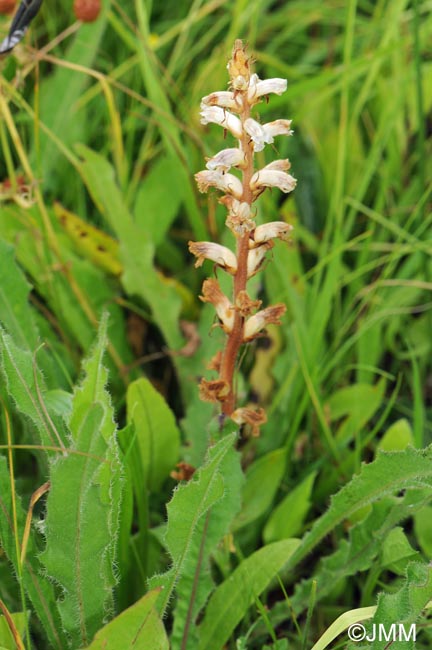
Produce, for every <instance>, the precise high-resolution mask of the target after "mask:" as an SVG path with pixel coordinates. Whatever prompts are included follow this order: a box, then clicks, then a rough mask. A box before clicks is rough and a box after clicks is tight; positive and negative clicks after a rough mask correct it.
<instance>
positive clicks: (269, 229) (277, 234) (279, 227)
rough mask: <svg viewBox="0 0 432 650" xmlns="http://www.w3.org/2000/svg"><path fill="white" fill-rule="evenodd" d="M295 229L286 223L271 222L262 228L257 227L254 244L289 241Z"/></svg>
mask: <svg viewBox="0 0 432 650" xmlns="http://www.w3.org/2000/svg"><path fill="white" fill-rule="evenodd" d="M292 229H293V227H292V226H291V224H289V223H285V221H270V222H269V223H264V224H262V225H261V226H257V228H255V230H254V233H253V242H252V243H255V244H262V243H263V242H266V241H269V240H271V239H285V240H287V239H288V236H289V233H290V232H291V231H292Z"/></svg>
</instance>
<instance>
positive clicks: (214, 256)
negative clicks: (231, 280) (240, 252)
mask: <svg viewBox="0 0 432 650" xmlns="http://www.w3.org/2000/svg"><path fill="white" fill-rule="evenodd" d="M188 245H189V250H190V252H191V253H192V255H195V257H196V258H197V260H196V262H195V266H201V265H202V263H203V262H204V260H211V261H212V262H215V263H216V264H217V265H218V266H220V267H221V268H223V269H225V271H228V273H231V274H232V275H234V274H235V273H236V271H237V258H236V256H235V255H234V253H233V252H232V251H230V249H229V248H227V247H226V246H221V244H215V243H214V242H211V241H190V242H189V244H188Z"/></svg>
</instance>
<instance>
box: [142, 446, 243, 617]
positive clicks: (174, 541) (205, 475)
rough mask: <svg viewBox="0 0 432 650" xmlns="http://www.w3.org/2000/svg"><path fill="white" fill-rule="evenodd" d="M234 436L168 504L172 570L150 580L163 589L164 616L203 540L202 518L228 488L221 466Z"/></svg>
mask: <svg viewBox="0 0 432 650" xmlns="http://www.w3.org/2000/svg"><path fill="white" fill-rule="evenodd" d="M234 438H235V436H234V434H232V435H229V436H226V437H224V438H222V440H220V441H219V442H218V443H216V444H215V445H213V447H210V448H209V450H208V454H207V458H206V462H205V464H204V465H203V467H201V468H200V469H199V470H198V471H197V472H196V473H195V475H194V476H193V478H192V480H191V481H189V482H188V483H186V484H184V485H180V486H179V487H178V488H177V489H176V491H175V492H174V496H173V498H172V499H171V501H170V502H169V504H168V505H167V511H168V525H167V530H166V534H165V543H166V546H167V548H168V551H169V553H170V556H171V559H172V566H171V568H170V569H169V570H168V571H167V572H166V573H165V574H163V575H161V576H155V577H154V578H152V579H151V580H150V587H151V588H154V587H158V586H162V587H163V591H162V594H161V596H160V598H159V601H158V604H157V607H158V610H159V611H160V613H161V614H164V612H165V610H166V607H167V605H168V602H169V600H170V598H171V596H172V593H173V591H174V588H175V586H176V585H177V583H178V581H179V580H180V579H181V577H182V576H183V575H184V574H185V572H186V571H187V569H188V561H189V558H190V556H191V553H192V552H193V549H194V548H196V546H195V544H196V540H199V541H200V540H201V539H202V525H203V521H202V520H203V517H205V515H207V513H208V511H209V509H210V508H212V506H214V505H215V504H216V503H217V502H218V501H219V500H220V499H222V498H223V496H224V493H225V489H226V485H225V481H224V479H223V476H222V474H221V465H222V463H223V461H224V458H225V456H226V455H227V453H228V451H229V449H231V447H232V445H233V442H234Z"/></svg>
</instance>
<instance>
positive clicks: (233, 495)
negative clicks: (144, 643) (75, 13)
mask: <svg viewBox="0 0 432 650" xmlns="http://www.w3.org/2000/svg"><path fill="white" fill-rule="evenodd" d="M219 472H220V474H221V476H222V478H223V481H224V485H225V490H224V494H223V497H222V498H221V499H220V500H219V501H218V502H217V503H216V504H215V505H214V506H213V507H212V508H211V510H210V511H209V513H208V516H207V517H202V518H201V520H200V522H199V525H198V528H199V529H200V532H199V534H197V535H195V537H194V539H193V541H192V544H191V547H190V551H189V553H188V557H187V559H186V562H185V569H184V571H183V574H182V576H181V578H180V580H179V581H178V583H177V586H176V607H175V610H174V626H173V632H172V636H171V648H172V650H189V649H190V650H195V648H197V645H198V635H197V631H198V630H197V616H198V614H199V612H200V610H201V609H202V607H203V606H204V604H205V602H206V600H207V599H208V597H209V595H210V593H211V591H212V590H213V588H214V584H213V580H212V577H211V573H210V563H209V558H210V556H211V555H212V553H214V552H215V550H216V548H217V545H218V544H219V542H220V540H221V539H222V537H223V536H224V535H225V534H227V533H228V532H229V529H230V524H231V521H232V519H233V517H234V516H235V515H236V514H237V512H238V511H239V509H240V505H241V488H242V485H243V481H244V477H243V472H242V469H241V465H240V454H239V453H238V452H236V451H235V450H234V449H229V450H228V452H227V454H226V455H225V457H224V459H223V460H222V462H221V464H220V466H219Z"/></svg>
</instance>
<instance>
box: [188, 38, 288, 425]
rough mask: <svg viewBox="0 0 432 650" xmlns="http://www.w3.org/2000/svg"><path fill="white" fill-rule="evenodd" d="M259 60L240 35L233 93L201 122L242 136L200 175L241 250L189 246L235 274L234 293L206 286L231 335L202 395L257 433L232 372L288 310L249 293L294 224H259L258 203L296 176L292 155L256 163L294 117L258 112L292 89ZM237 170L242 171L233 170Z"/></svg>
mask: <svg viewBox="0 0 432 650" xmlns="http://www.w3.org/2000/svg"><path fill="white" fill-rule="evenodd" d="M252 64H253V60H252V58H251V57H250V56H248V54H247V53H246V48H245V46H244V45H243V43H242V41H241V40H236V42H235V44H234V49H233V53H232V58H231V59H230V61H229V62H228V66H227V67H228V72H229V76H230V84H229V88H230V89H229V90H227V91H220V92H214V93H211V94H210V95H207V96H206V97H204V98H203V100H202V103H201V123H202V124H210V123H214V124H218V125H219V126H221V127H222V128H223V129H224V130H225V131H229V132H230V133H231V134H232V135H233V136H234V138H236V139H237V146H236V147H230V148H227V149H223V150H222V151H219V153H217V154H216V155H215V156H213V157H212V158H210V159H208V160H207V165H206V167H207V169H205V170H204V171H200V172H198V173H197V174H196V176H195V178H196V181H197V183H198V188H199V190H200V191H201V192H207V191H208V189H209V187H215V188H217V189H218V190H220V191H221V192H223V196H222V197H221V199H220V202H221V203H222V204H223V205H225V206H226V208H227V212H228V214H227V218H226V225H227V227H228V228H229V229H230V230H231V232H232V233H233V235H234V237H235V240H236V250H235V252H233V251H232V250H230V249H229V248H226V247H225V246H222V245H220V244H217V243H214V242H190V243H189V249H190V251H191V252H192V253H193V254H194V255H195V256H196V258H197V261H196V266H200V265H201V264H202V263H203V261H204V260H205V259H208V260H212V261H213V262H214V263H215V264H216V265H217V266H219V267H220V268H222V269H223V270H224V271H226V272H227V273H229V274H230V275H231V276H232V278H233V295H232V297H231V298H229V297H228V296H226V295H225V294H224V293H223V291H222V289H221V287H220V284H219V282H218V280H217V279H214V278H208V279H206V280H205V281H204V284H203V287H202V296H201V300H203V301H204V302H210V303H212V304H213V306H214V307H215V310H216V313H217V316H218V318H219V321H220V325H221V327H222V329H223V330H224V332H225V334H226V342H225V346H224V349H223V350H222V351H219V352H218V353H217V355H216V356H215V357H214V358H213V359H212V361H211V363H210V366H209V367H210V368H211V369H213V370H216V371H217V373H218V378H217V379H212V380H207V379H202V380H201V384H200V394H201V398H202V399H203V400H205V401H211V402H220V404H221V409H222V413H223V414H224V415H226V416H229V417H230V418H232V420H234V422H236V423H237V424H244V423H247V424H249V425H250V426H251V427H252V432H253V433H257V432H258V430H259V426H260V424H262V423H263V422H265V420H266V416H265V413H264V410H263V409H262V408H258V409H251V408H245V407H240V408H236V394H235V387H234V371H235V366H236V360H237V357H238V353H239V350H240V347H241V346H242V345H243V344H244V343H248V342H249V341H252V340H253V339H255V338H257V337H259V336H260V335H261V334H262V331H263V329H264V328H265V327H266V326H267V325H269V324H276V325H279V324H280V318H281V316H282V315H283V314H284V312H285V310H286V307H285V305H284V304H281V303H279V304H276V305H271V306H269V307H265V308H264V309H260V307H261V301H260V300H254V299H253V298H251V296H250V295H249V294H248V292H247V283H248V280H249V278H251V277H252V276H254V275H255V274H256V273H258V272H259V271H260V270H261V268H262V266H263V262H264V260H265V258H266V253H267V252H268V251H269V250H270V249H271V248H272V247H273V245H274V243H273V240H274V239H287V238H288V236H289V233H290V231H291V230H292V226H291V225H290V224H288V223H285V222H284V221H273V222H270V223H266V224H263V225H260V226H257V225H256V223H255V221H254V211H253V204H254V202H255V201H256V200H257V199H258V197H259V196H260V195H261V194H262V193H263V192H264V190H265V189H266V188H272V187H277V188H279V189H280V190H282V192H286V193H288V192H291V191H292V190H293V189H294V188H295V186H296V179H295V178H294V177H293V176H291V175H290V174H289V173H288V170H289V168H290V162H289V160H287V159H285V160H274V161H273V162H271V163H270V164H268V165H266V166H265V167H263V168H262V169H256V168H255V154H256V153H257V152H259V151H262V150H263V149H264V147H265V145H266V144H271V143H273V139H274V137H275V136H276V135H292V131H291V120H286V119H278V120H274V121H273V122H268V123H267V124H260V122H259V121H257V119H255V116H254V114H253V110H254V108H255V107H256V106H257V104H259V103H260V102H261V101H262V100H263V98H267V96H268V95H270V94H272V93H275V94H277V95H281V94H282V93H283V92H284V91H285V90H286V87H287V82H286V80H285V79H265V80H261V79H259V77H258V75H257V74H255V73H253V72H252ZM232 168H234V169H236V170H238V171H239V172H240V174H239V175H235V174H233V173H231V172H230V170H231V169H232Z"/></svg>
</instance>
